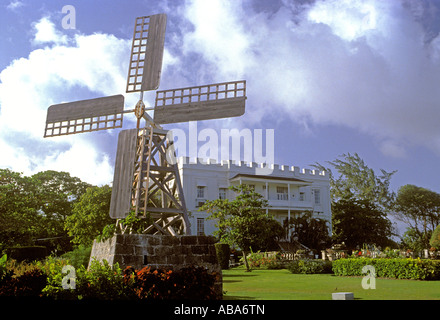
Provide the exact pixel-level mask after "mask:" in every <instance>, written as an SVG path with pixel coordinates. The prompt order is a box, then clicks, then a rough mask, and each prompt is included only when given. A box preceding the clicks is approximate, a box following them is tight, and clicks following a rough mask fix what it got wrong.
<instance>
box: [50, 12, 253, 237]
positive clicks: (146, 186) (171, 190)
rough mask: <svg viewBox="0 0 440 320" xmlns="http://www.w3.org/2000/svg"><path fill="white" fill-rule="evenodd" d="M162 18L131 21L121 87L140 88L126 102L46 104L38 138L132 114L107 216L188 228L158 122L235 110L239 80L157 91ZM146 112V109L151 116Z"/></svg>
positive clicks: (158, 230) (159, 227)
mask: <svg viewBox="0 0 440 320" xmlns="http://www.w3.org/2000/svg"><path fill="white" fill-rule="evenodd" d="M166 19H167V18H166V15H165V14H156V15H151V16H144V17H138V18H136V20H135V26H134V34H133V40H132V47H131V54H130V63H129V69H128V77H127V86H126V93H134V92H139V93H140V99H139V101H138V102H137V104H136V106H135V108H134V109H129V110H124V96H123V95H114V96H109V97H101V98H95V99H89V100H82V101H75V102H69V103H62V104H56V105H52V106H50V107H49V108H48V111H47V120H46V127H45V133H44V137H53V136H60V135H69V134H78V133H83V132H92V131H98V130H109V129H115V128H122V122H123V116H124V114H129V113H134V115H135V116H136V118H137V124H136V128H133V129H128V130H122V131H121V132H120V133H119V136H118V145H117V152H116V162H115V171H114V178H113V188H112V196H111V204H110V217H112V218H114V219H123V218H125V217H127V216H128V214H129V213H130V212H132V211H134V213H135V215H136V216H137V217H144V218H145V217H150V218H151V221H152V224H151V225H150V226H149V227H148V228H147V229H146V230H144V233H147V234H163V235H181V234H187V235H190V234H191V229H190V224H189V219H188V212H187V209H186V205H185V199H184V194H183V189H182V184H181V181H180V177H179V172H178V168H177V164H176V162H175V161H170V160H171V159H172V157H174V156H175V152H174V148H173V139H172V133H171V132H170V131H168V130H165V129H163V127H162V126H161V124H170V123H179V122H187V121H195V120H208V119H219V118H227V117H237V116H241V115H243V114H244V112H245V100H246V82H245V81H233V82H224V83H215V84H209V85H202V86H195V87H186V88H179V89H170V90H157V89H158V88H159V83H160V75H161V70H162V58H163V50H164V41H165V30H166ZM152 90H156V100H155V105H154V107H152V108H146V107H145V104H144V102H143V95H144V92H145V91H152ZM147 111H154V116H153V118H152V117H151V116H150V115H149V114H148V113H147ZM142 120H143V121H144V122H145V125H144V126H142V125H141V121H142ZM170 157H171V159H170ZM153 198H155V201H152V200H153ZM158 199H159V200H158Z"/></svg>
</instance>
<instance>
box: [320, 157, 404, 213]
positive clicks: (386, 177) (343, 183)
mask: <svg viewBox="0 0 440 320" xmlns="http://www.w3.org/2000/svg"><path fill="white" fill-rule="evenodd" d="M327 163H328V164H330V165H331V166H332V167H333V168H334V169H335V170H336V171H337V172H338V175H335V173H334V172H333V171H332V169H331V168H330V167H325V166H324V165H321V164H319V163H316V164H315V165H314V167H315V168H317V169H319V170H324V171H326V172H327V173H328V174H329V177H330V195H331V198H332V201H333V202H337V201H339V200H340V199H348V198H355V199H359V200H368V201H370V202H372V203H374V204H375V206H376V207H379V208H381V209H383V210H385V211H387V210H389V209H390V208H391V207H392V204H393V201H394V198H395V194H394V192H393V191H390V180H391V177H392V176H393V175H394V174H395V173H396V172H397V171H392V172H387V171H385V170H383V169H380V171H381V175H376V173H375V172H374V170H373V169H371V168H369V167H368V166H367V165H366V164H365V162H364V160H362V159H361V157H360V156H359V155H358V154H357V153H354V154H353V155H352V154H350V153H348V154H343V155H342V156H340V159H336V160H334V161H328V162H327Z"/></svg>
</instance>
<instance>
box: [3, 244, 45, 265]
mask: <svg viewBox="0 0 440 320" xmlns="http://www.w3.org/2000/svg"><path fill="white" fill-rule="evenodd" d="M6 253H7V255H8V257H9V258H10V259H14V260H17V261H18V262H21V261H28V262H30V261H34V260H42V259H44V258H45V257H46V256H47V249H46V247H44V246H29V247H10V248H7V249H6Z"/></svg>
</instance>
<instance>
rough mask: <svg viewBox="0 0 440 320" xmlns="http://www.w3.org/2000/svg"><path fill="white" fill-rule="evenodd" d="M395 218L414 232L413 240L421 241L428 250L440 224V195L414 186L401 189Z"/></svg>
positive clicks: (397, 199) (410, 185) (398, 194)
mask: <svg viewBox="0 0 440 320" xmlns="http://www.w3.org/2000/svg"><path fill="white" fill-rule="evenodd" d="M394 215H395V217H396V218H397V219H398V220H400V221H402V222H405V223H406V224H408V225H409V226H410V228H411V229H412V230H413V231H414V236H413V238H414V237H415V238H417V239H420V241H421V244H420V245H421V246H422V247H424V248H428V246H429V239H430V237H431V233H432V232H433V231H434V229H435V228H436V226H437V225H439V224H440V194H438V193H436V192H434V191H431V190H428V189H425V188H422V187H417V186H415V185H412V184H407V185H404V186H402V187H400V188H399V190H398V192H397V198H396V203H395V214H394Z"/></svg>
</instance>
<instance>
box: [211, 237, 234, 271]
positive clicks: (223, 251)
mask: <svg viewBox="0 0 440 320" xmlns="http://www.w3.org/2000/svg"><path fill="white" fill-rule="evenodd" d="M214 246H215V252H216V254H217V260H218V263H219V265H220V268H222V269H229V256H230V254H231V251H230V249H229V244H227V243H216V244H215V245H214Z"/></svg>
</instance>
